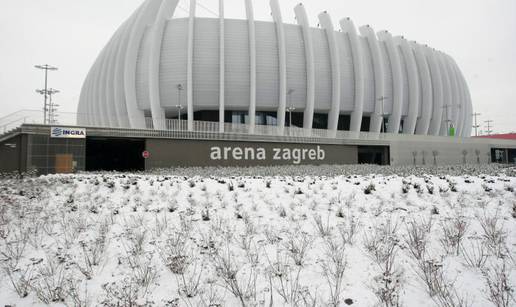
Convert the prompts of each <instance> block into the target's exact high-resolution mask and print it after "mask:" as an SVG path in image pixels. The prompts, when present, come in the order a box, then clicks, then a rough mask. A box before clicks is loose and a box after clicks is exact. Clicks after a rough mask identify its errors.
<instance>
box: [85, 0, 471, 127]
mask: <svg viewBox="0 0 516 307" xmlns="http://www.w3.org/2000/svg"><path fill="white" fill-rule="evenodd" d="M243 1H244V0H243ZM219 4H220V8H219V12H220V13H219V18H199V17H196V7H197V5H196V1H195V0H191V1H190V10H189V17H188V18H174V13H175V11H176V8H177V5H178V0H147V1H145V2H144V3H143V4H142V5H141V6H140V8H139V9H137V10H136V12H134V14H133V15H132V16H131V17H130V18H129V19H128V20H127V21H126V22H125V23H124V24H123V25H122V26H121V27H120V28H119V29H118V31H116V33H115V34H114V35H113V37H112V38H111V40H110V41H109V42H108V44H107V45H106V46H105V47H104V49H103V50H102V51H101V53H100V55H99V56H98V58H97V60H96V62H95V64H94V65H93V67H92V68H91V70H90V72H89V74H88V76H87V78H86V81H85V82H84V86H83V89H82V93H81V97H80V102H79V107H78V113H79V115H80V116H79V118H78V123H79V125H96V126H105V127H120V128H153V129H157V130H165V129H168V128H169V127H170V126H172V125H177V123H176V122H175V121H174V120H177V119H181V120H185V121H186V123H185V128H186V129H187V130H189V131H193V130H195V126H196V122H198V121H202V122H216V123H218V124H219V128H218V131H220V132H224V131H225V127H226V126H227V125H226V124H228V123H230V124H244V125H247V126H248V128H247V129H248V133H250V134H252V133H253V132H254V130H255V129H263V127H260V126H272V127H277V128H278V129H276V130H278V131H277V133H279V134H283V133H284V132H285V131H284V130H283V129H282V128H283V127H295V128H303V129H308V130H310V129H325V130H328V131H329V132H330V133H333V134H335V133H336V132H337V131H351V132H359V131H366V132H388V133H393V134H398V133H401V134H418V135H434V136H437V135H441V136H446V135H449V134H455V135H456V136H458V137H464V136H470V133H471V114H472V113H473V108H472V104H471V99H470V95H469V90H468V87H467V85H466V82H465V79H464V77H463V75H462V73H461V72H460V70H459V68H458V66H457V64H456V63H455V61H454V60H453V59H452V58H451V57H450V56H449V55H447V54H445V53H443V52H441V51H438V50H435V49H433V48H431V47H429V46H426V45H422V44H418V43H416V42H414V41H409V40H407V39H405V38H404V37H402V36H395V37H393V36H392V35H391V34H390V33H389V32H387V31H380V32H375V31H374V30H373V28H371V27H370V26H368V25H366V26H362V27H359V28H358V30H357V29H356V28H355V25H354V24H353V22H352V21H351V19H349V18H344V19H341V20H339V22H338V23H339V29H337V28H335V27H334V21H333V20H332V18H331V17H330V15H329V14H328V13H327V12H322V13H320V14H319V16H318V17H319V25H318V27H315V26H312V25H310V24H309V23H308V18H307V13H306V11H305V8H304V6H303V5H302V4H299V5H297V6H296V7H295V8H294V13H295V16H296V20H297V23H298V24H286V23H284V22H283V18H282V15H281V11H280V7H279V1H278V0H271V1H270V9H271V12H272V17H273V20H274V22H264V21H258V20H255V19H254V17H253V15H254V14H253V5H252V1H251V0H245V5H246V12H245V15H246V17H247V18H246V19H245V20H244V19H242V20H236V19H226V18H225V17H224V2H223V1H219ZM243 15H244V12H243ZM257 127H258V128H257ZM450 130H451V131H450Z"/></svg>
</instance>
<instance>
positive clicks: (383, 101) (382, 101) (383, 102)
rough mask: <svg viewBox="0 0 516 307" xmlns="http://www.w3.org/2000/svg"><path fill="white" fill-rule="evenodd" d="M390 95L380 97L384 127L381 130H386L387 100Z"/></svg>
mask: <svg viewBox="0 0 516 307" xmlns="http://www.w3.org/2000/svg"><path fill="white" fill-rule="evenodd" d="M387 98H388V97H385V96H382V97H380V98H378V101H380V102H381V103H382V127H381V129H380V132H382V133H383V132H385V100H387Z"/></svg>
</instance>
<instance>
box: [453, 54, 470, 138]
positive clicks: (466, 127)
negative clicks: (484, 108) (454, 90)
mask: <svg viewBox="0 0 516 307" xmlns="http://www.w3.org/2000/svg"><path fill="white" fill-rule="evenodd" d="M454 64H455V66H456V68H457V73H458V74H459V80H460V82H461V85H462V92H463V96H464V100H463V105H464V112H463V115H462V116H463V120H462V127H461V134H460V136H461V137H470V136H471V128H472V127H471V125H472V120H473V118H472V116H473V115H472V113H473V112H472V111H473V107H472V105H471V96H470V93H469V90H468V85H467V83H466V79H465V78H464V74H463V73H462V71H461V70H460V68H459V66H458V65H457V62H455V61H454Z"/></svg>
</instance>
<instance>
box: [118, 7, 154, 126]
mask: <svg viewBox="0 0 516 307" xmlns="http://www.w3.org/2000/svg"><path fill="white" fill-rule="evenodd" d="M160 5H161V0H147V2H145V3H144V4H143V5H142V7H141V9H140V11H139V12H138V14H137V17H136V21H135V23H134V24H133V26H132V29H131V31H130V35H129V42H128V44H127V53H126V56H125V64H124V89H125V99H126V105H127V114H128V115H129V122H130V123H131V127H132V128H141V129H145V128H146V125H145V114H144V112H143V110H140V109H139V107H138V101H137V98H136V64H137V59H138V51H139V49H140V44H141V42H142V38H143V34H144V32H145V29H146V26H147V25H150V24H152V23H153V21H154V18H155V16H156V14H157V13H158V10H159V7H160Z"/></svg>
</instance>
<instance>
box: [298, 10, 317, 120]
mask: <svg viewBox="0 0 516 307" xmlns="http://www.w3.org/2000/svg"><path fill="white" fill-rule="evenodd" d="M294 12H295V14H296V19H297V23H298V24H299V25H300V26H301V30H302V31H303V41H304V45H305V63H306V105H305V111H304V115H303V117H304V118H303V128H305V129H312V126H313V121H314V108H315V62H314V41H313V38H312V32H311V30H310V24H309V22H308V16H307V14H306V10H305V7H304V5H303V4H302V3H300V4H298V5H296V7H295V8H294Z"/></svg>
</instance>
